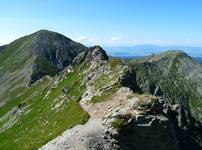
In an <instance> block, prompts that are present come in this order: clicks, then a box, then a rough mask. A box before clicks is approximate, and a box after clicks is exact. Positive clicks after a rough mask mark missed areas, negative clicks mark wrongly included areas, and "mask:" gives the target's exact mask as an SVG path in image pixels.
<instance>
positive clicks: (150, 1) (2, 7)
mask: <svg viewBox="0 0 202 150" xmlns="http://www.w3.org/2000/svg"><path fill="white" fill-rule="evenodd" d="M39 29H48V30H53V31H56V32H59V33H62V34H64V35H66V36H67V37H69V38H72V39H73V40H77V41H80V42H82V43H84V44H90V45H94V44H101V45H102V46H107V45H114V46H126V45H127V46H128V45H136V44H157V45H190V46H202V0H0V44H1V45H2V44H5V43H8V42H11V41H12V40H14V39H16V38H18V37H21V36H23V35H25V34H30V33H32V32H35V31H37V30H39Z"/></svg>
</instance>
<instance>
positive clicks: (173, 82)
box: [132, 51, 202, 121]
mask: <svg viewBox="0 0 202 150" xmlns="http://www.w3.org/2000/svg"><path fill="white" fill-rule="evenodd" d="M132 66H133V69H134V70H135V72H136V81H137V84H138V86H139V88H140V91H141V92H149V93H152V94H154V93H155V94H156V95H160V96H163V97H164V98H166V99H170V102H172V103H177V104H180V105H182V106H184V107H185V108H186V109H187V110H189V111H191V113H192V115H193V116H194V117H196V118H197V119H199V120H200V121H202V115H201V114H202V109H201V108H202V65H201V64H200V63H197V62H195V61H194V60H193V59H192V58H191V57H189V56H188V55H187V54H185V53H184V52H181V51H167V52H164V53H161V54H160V55H153V56H148V57H145V58H143V59H137V60H134V61H133V62H132Z"/></svg>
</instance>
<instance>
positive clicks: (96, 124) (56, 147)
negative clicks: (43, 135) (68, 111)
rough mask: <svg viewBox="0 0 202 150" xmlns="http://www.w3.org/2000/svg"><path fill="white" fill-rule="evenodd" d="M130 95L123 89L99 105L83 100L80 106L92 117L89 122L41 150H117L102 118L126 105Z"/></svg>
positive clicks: (65, 133) (71, 130) (76, 127)
mask: <svg viewBox="0 0 202 150" xmlns="http://www.w3.org/2000/svg"><path fill="white" fill-rule="evenodd" d="M129 94H130V91H129V90H128V89H126V88H123V89H120V90H119V92H117V94H116V95H115V96H114V97H113V98H112V100H110V101H106V102H102V103H98V104H89V103H88V102H87V101H86V100H85V99H82V100H81V101H80V105H81V107H82V108H83V109H84V110H85V111H86V112H88V113H89V115H90V119H89V120H88V122H87V123H85V124H84V125H77V126H75V127H73V128H71V129H69V130H66V131H65V132H63V134H62V135H61V136H58V137H56V138H55V139H53V140H52V141H50V142H48V143H47V144H46V145H44V146H43V147H41V148H40V149H39V150H66V149H68V150H88V149H95V150H97V149H100V150H103V149H104V150H110V149H111V148H112V147H113V149H115V147H116V146H115V145H114V141H113V139H107V138H106V134H105V131H104V126H103V125H102V118H103V117H104V116H105V115H106V114H108V113H109V111H111V110H112V109H113V108H115V107H116V106H119V105H121V103H124V102H125V100H126V99H127V96H128V95H129Z"/></svg>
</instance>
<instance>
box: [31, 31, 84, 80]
mask: <svg viewBox="0 0 202 150" xmlns="http://www.w3.org/2000/svg"><path fill="white" fill-rule="evenodd" d="M33 39H34V40H35V43H34V44H33V47H32V52H33V53H34V54H35V55H36V58H35V60H34V68H33V73H32V81H33V82H34V81H36V80H38V79H39V78H41V77H43V76H44V75H54V74H56V73H57V72H59V71H61V70H63V69H64V68H65V67H67V66H68V65H70V64H71V63H72V61H73V59H74V58H75V57H76V56H77V55H78V54H79V53H81V52H82V51H85V50H87V48H86V47H84V46H83V45H81V44H79V43H76V42H74V41H72V40H71V39H69V38H67V37H65V36H63V35H61V34H58V33H55V32H50V31H46V30H41V31H38V32H36V33H34V34H33Z"/></svg>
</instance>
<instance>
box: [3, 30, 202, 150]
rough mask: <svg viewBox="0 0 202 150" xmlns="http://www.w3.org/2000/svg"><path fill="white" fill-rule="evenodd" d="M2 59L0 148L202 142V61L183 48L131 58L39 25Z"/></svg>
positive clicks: (198, 146)
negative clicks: (126, 60)
mask: <svg viewBox="0 0 202 150" xmlns="http://www.w3.org/2000/svg"><path fill="white" fill-rule="evenodd" d="M0 49H1V48H0ZM0 58H1V60H2V58H5V59H4V60H3V61H1V62H0V79H1V80H0V89H1V92H2V93H0V103H1V109H0V139H2V140H0V149H14V148H15V149H37V148H40V147H41V146H43V145H44V144H46V143H47V142H48V141H50V140H52V139H53V143H54V144H55V145H54V147H55V146H56V147H55V149H58V148H59V147H60V146H61V147H62V149H65V148H66V147H69V148H74V146H78V145H83V146H84V147H85V149H89V148H90V147H94V148H95V149H99V148H100V149H103V148H106V149H123V150H124V149H127V148H128V149H134V148H135V149H137V150H138V149H141V150H142V149H147V148H148V147H150V148H151V149H153V150H156V149H162V148H164V149H166V147H165V145H166V144H169V147H170V148H171V147H172V148H173V149H176V150H182V149H183V150H189V149H194V150H200V149H201V146H202V135H201V133H202V132H201V131H202V126H201V121H202V116H200V114H201V111H202V101H201V97H202V87H201V85H202V84H201V82H202V75H201V74H202V65H201V64H199V63H197V62H195V61H194V60H193V59H192V58H191V57H190V56H188V55H187V54H186V53H184V52H182V51H168V52H164V53H161V54H160V55H151V56H147V57H144V58H139V59H134V60H133V61H131V62H129V63H128V64H124V63H122V61H121V60H120V59H118V58H109V57H108V55H107V53H106V51H105V50H104V49H102V47H100V46H93V47H89V48H87V47H85V46H83V45H82V44H79V43H77V42H74V41H72V40H71V39H69V38H66V37H65V36H63V35H61V34H58V33H56V32H50V31H47V30H40V31H38V32H35V33H33V34H31V35H28V36H25V37H23V38H20V39H19V40H17V41H14V42H12V43H11V44H9V45H7V46H5V47H3V48H2V50H0ZM34 71H35V72H34ZM34 73H35V74H34ZM33 74H34V78H33ZM30 81H32V82H30ZM1 94H2V95H1ZM78 124H83V125H78ZM165 127H166V130H165ZM77 128H78V129H77ZM75 129H76V130H75ZM154 129H155V130H154ZM65 130H67V133H68V135H67V137H69V133H71V135H72V136H74V137H72V139H69V138H65V137H66V134H65V133H66V132H64V131H65ZM63 132H64V135H65V136H64V138H59V140H58V138H57V137H58V136H59V135H60V134H61V133H63ZM135 133H137V134H138V135H139V134H140V135H142V138H137V136H136V134H135ZM78 134H79V136H78ZM150 136H152V138H151V137H150ZM159 136H163V137H164V138H160V137H159ZM54 138H56V141H54ZM70 138H71V137H70ZM92 139H93V140H92ZM151 139H154V140H151ZM63 140H64V141H63ZM134 140H135V141H137V140H138V143H144V144H143V145H144V146H143V147H142V144H138V143H135V142H134ZM13 141H15V142H13ZM69 142H70V143H69ZM71 142H73V143H71ZM49 144H50V145H49ZM51 144H52V142H50V143H47V145H44V147H42V149H43V148H44V149H49V148H50V147H49V146H53V145H51ZM167 149H169V148H168V147H167Z"/></svg>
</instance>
